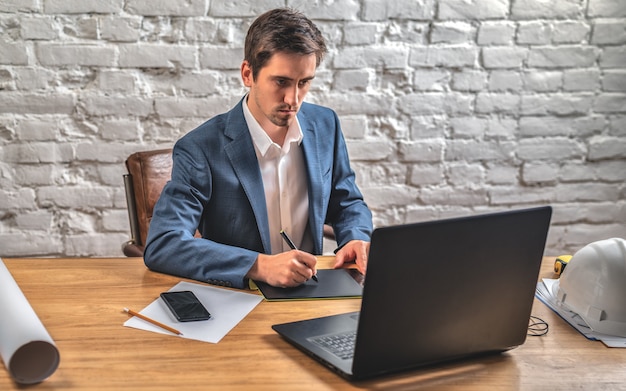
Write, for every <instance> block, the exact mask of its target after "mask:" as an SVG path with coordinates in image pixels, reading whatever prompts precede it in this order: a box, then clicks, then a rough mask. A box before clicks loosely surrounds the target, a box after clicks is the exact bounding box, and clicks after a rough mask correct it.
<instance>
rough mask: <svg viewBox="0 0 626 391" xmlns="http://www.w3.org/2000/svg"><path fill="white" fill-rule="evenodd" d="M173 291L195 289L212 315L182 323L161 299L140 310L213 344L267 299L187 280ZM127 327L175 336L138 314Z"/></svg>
mask: <svg viewBox="0 0 626 391" xmlns="http://www.w3.org/2000/svg"><path fill="white" fill-rule="evenodd" d="M169 291H170V292H173V291H192V292H193V293H195V295H196V296H197V297H198V300H200V302H201V303H202V304H203V305H204V306H205V307H206V309H207V310H209V312H210V313H211V318H210V319H209V320H201V321H196V322H179V321H177V320H176V318H174V315H172V313H171V312H170V310H169V309H168V308H167V306H166V305H165V303H164V302H163V300H161V298H158V299H156V300H155V301H153V302H152V303H151V304H150V305H148V306H147V307H146V308H144V309H143V310H141V311H139V313H140V314H142V315H145V316H147V317H149V318H152V319H154V320H156V321H158V322H161V323H163V324H166V325H168V326H170V327H173V328H175V329H177V330H179V331H180V332H181V333H183V335H179V337H181V338H188V339H195V340H198V341H203V342H209V343H218V342H219V341H220V340H221V339H222V338H223V337H224V336H225V335H226V334H228V332H229V331H230V330H232V329H233V327H235V326H236V325H237V324H238V323H239V322H241V320H242V319H243V318H245V317H246V315H248V314H249V313H250V311H252V310H253V309H254V307H256V306H257V304H259V303H260V302H261V300H263V297H262V296H261V295H255V294H252V293H245V292H238V291H233V290H229V289H222V288H216V287H212V286H207V285H202V284H195V283H191V282H185V281H181V282H179V283H178V284H176V285H174V286H173V287H172V288H171V289H170V290H169ZM124 326H127V327H133V328H136V329H141V330H147V331H152V332H155V333H161V334H169V335H174V334H172V333H170V332H169V331H167V330H164V329H162V328H160V327H158V326H155V325H153V324H152V323H148V322H146V321H145V320H143V319H139V318H137V317H135V316H133V317H132V318H130V319H128V320H127V321H126V322H124Z"/></svg>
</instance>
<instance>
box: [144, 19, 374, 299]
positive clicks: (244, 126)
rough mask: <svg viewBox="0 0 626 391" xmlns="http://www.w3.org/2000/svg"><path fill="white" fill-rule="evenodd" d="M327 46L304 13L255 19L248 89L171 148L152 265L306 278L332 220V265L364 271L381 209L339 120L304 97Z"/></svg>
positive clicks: (151, 246)
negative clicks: (370, 196)
mask: <svg viewBox="0 0 626 391" xmlns="http://www.w3.org/2000/svg"><path fill="white" fill-rule="evenodd" d="M326 51H327V49H326V45H325V42H324V38H323V37H322V35H321V33H320V31H319V30H318V28H317V27H316V26H315V25H314V24H313V23H312V22H311V21H310V20H309V19H307V18H306V17H305V16H304V15H302V14H301V13H299V12H297V11H294V10H290V9H284V8H282V9H275V10H272V11H268V12H266V13H264V14H263V15H261V16H259V17H258V18H257V19H256V20H255V21H254V23H253V24H252V25H251V26H250V29H249V30H248V34H247V37H246V42H245V53H244V61H243V63H242V65H241V77H242V79H243V82H244V85H245V86H246V87H248V88H249V93H248V94H247V95H246V96H244V98H243V99H242V100H241V101H240V102H239V104H237V105H236V106H235V107H234V108H233V109H231V110H230V111H229V112H227V113H224V114H221V115H218V116H216V117H214V118H212V119H210V120H208V121H207V122H205V123H204V124H202V125H200V126H199V127H198V128H196V129H195V130H193V131H191V132H189V133H188V134H186V135H185V136H184V137H182V138H181V139H180V140H178V142H177V143H176V145H175V146H174V150H173V163H174V164H173V168H172V178H171V181H170V182H168V183H167V185H166V186H165V188H164V189H163V192H162V194H161V196H160V198H159V201H158V203H157V205H156V206H155V209H154V214H153V217H152V221H151V223H150V229H149V233H148V239H147V243H146V248H145V252H144V261H145V263H146V265H147V266H148V267H149V268H150V269H152V270H156V271H160V272H164V273H168V274H174V275H178V276H182V277H187V278H192V279H196V280H200V281H206V282H209V283H213V284H220V285H225V286H232V287H238V288H245V287H247V286H248V282H249V280H257V281H265V282H267V283H269V284H271V285H274V286H280V287H292V286H297V285H300V284H302V283H304V282H305V281H307V280H308V279H310V278H312V277H313V276H314V275H315V273H316V258H315V256H313V255H312V254H321V252H322V242H323V226H324V224H325V223H326V224H330V225H331V226H332V227H333V230H334V233H335V237H336V240H337V244H338V246H339V247H338V250H337V251H336V263H335V267H340V266H341V265H343V264H344V263H346V262H356V264H357V266H358V268H359V269H360V270H361V271H362V272H363V273H365V271H366V268H367V255H368V251H369V240H370V236H371V233H372V215H371V212H370V211H369V209H368V207H367V205H366V204H365V202H364V201H363V196H362V195H361V192H360V191H359V189H358V188H357V186H356V183H355V176H354V172H353V171H352V169H351V168H350V162H349V158H348V152H347V149H346V144H345V141H344V138H343V135H342V132H341V127H340V124H339V120H338V118H337V115H336V114H335V112H334V111H332V110H330V109H328V108H325V107H322V106H317V105H313V104H309V103H304V102H303V99H304V97H305V96H306V94H307V92H308V91H309V87H310V85H311V82H312V80H313V78H314V77H315V72H316V70H317V67H318V66H319V64H320V63H321V61H322V59H323V57H324V55H325V53H326ZM196 230H198V231H199V232H200V234H201V235H202V238H197V237H194V233H195V232H196ZM283 230H284V232H286V233H288V234H289V236H291V238H292V239H293V244H295V247H297V248H298V249H291V248H290V247H289V246H288V244H287V243H285V242H284V241H283V240H282V238H281V231H283Z"/></svg>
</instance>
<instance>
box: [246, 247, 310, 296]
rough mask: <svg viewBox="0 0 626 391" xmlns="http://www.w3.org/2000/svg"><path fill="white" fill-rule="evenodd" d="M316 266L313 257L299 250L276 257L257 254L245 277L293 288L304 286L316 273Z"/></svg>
mask: <svg viewBox="0 0 626 391" xmlns="http://www.w3.org/2000/svg"><path fill="white" fill-rule="evenodd" d="M316 264H317V258H316V257H315V256H314V255H312V254H309V253H306V252H304V251H300V250H291V251H287V252H284V253H280V254H276V255H267V254H259V256H258V257H257V259H256V262H254V265H252V267H251V268H250V270H249V271H248V273H247V274H246V277H247V278H250V279H252V280H256V281H264V282H266V283H268V284H270V285H272V286H276V287H281V288H288V287H295V286H298V285H301V284H304V283H305V282H307V281H308V280H309V279H311V277H313V276H314V275H315V274H316V273H317V271H316V269H315V266H316Z"/></svg>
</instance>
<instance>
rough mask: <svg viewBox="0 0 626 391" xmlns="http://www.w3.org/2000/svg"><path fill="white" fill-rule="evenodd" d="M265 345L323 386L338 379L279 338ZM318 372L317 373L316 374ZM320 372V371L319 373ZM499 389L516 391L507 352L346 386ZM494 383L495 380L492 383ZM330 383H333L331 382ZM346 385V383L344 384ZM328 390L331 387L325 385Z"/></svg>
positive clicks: (516, 376)
mask: <svg viewBox="0 0 626 391" xmlns="http://www.w3.org/2000/svg"><path fill="white" fill-rule="evenodd" d="M265 339H266V342H267V343H269V344H271V345H273V346H274V347H275V348H276V349H277V350H278V351H280V352H281V353H283V354H285V360H292V361H293V362H295V363H297V364H298V365H299V366H300V367H301V368H302V371H304V372H308V373H309V374H310V375H312V376H315V377H317V378H318V379H319V381H321V382H326V380H327V378H328V376H327V375H329V376H336V377H338V378H341V379H343V378H342V377H341V376H339V375H338V374H336V373H335V372H333V371H332V370H331V369H329V368H327V367H325V366H324V365H322V364H320V363H318V362H317V361H316V360H315V359H314V358H312V357H310V356H308V355H307V354H305V353H303V352H301V351H300V350H298V349H297V348H295V347H294V346H292V345H291V344H289V343H288V342H287V341H285V340H283V339H282V338H281V337H280V336H279V335H275V336H274V335H268V336H266V337H265ZM318 369H319V370H318ZM321 371H324V372H323V373H322V372H321ZM487 376H488V377H490V378H491V379H492V380H491V384H498V385H499V388H505V389H519V384H518V383H519V370H518V368H517V363H516V362H515V360H514V359H513V358H512V357H511V355H510V354H508V353H507V352H504V353H495V354H488V355H484V356H478V357H473V358H466V359H462V360H458V361H452V362H449V363H444V364H435V365H431V366H425V367H420V368H416V369H412V370H408V371H405V372H399V373H395V374H389V375H385V376H381V377H377V378H373V379H368V380H360V381H353V382H349V383H350V384H351V385H352V386H353V387H355V388H357V389H367V390H385V391H387V390H395V391H402V390H407V391H408V390H424V389H428V390H438V389H441V390H453V389H461V390H484V389H485V381H484V380H485V377H487ZM494 379H499V380H498V381H496V382H493V380H494ZM333 380H334V379H333ZM346 382H348V380H346ZM327 385H328V387H329V388H332V384H331V383H330V382H327Z"/></svg>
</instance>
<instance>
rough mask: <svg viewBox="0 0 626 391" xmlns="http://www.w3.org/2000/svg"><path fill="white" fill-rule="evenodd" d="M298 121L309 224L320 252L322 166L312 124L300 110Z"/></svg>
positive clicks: (316, 249)
mask: <svg viewBox="0 0 626 391" xmlns="http://www.w3.org/2000/svg"><path fill="white" fill-rule="evenodd" d="M298 121H299V122H300V127H301V128H302V134H303V139H302V151H303V153H304V161H305V164H306V169H307V174H308V187H309V189H308V192H309V226H310V228H311V233H312V235H313V242H314V244H315V251H316V252H317V253H321V251H322V245H323V243H322V240H323V238H322V236H321V235H320V233H321V232H322V229H323V228H322V225H323V224H324V221H323V218H324V217H323V210H324V207H323V205H322V202H323V197H322V196H321V189H322V168H321V166H320V161H319V159H320V157H319V152H318V142H317V141H318V140H317V137H316V132H315V129H314V127H313V124H312V123H311V122H310V121H308V119H307V116H306V114H304V113H303V112H302V111H300V112H299V113H298Z"/></svg>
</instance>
